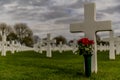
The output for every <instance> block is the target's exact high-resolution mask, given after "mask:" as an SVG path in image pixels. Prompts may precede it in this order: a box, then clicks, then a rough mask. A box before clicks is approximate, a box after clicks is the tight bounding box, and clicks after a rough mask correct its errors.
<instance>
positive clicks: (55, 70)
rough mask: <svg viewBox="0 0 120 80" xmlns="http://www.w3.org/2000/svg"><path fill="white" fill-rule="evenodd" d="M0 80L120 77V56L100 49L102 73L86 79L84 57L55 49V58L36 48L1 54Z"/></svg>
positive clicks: (114, 79) (102, 79)
mask: <svg viewBox="0 0 120 80" xmlns="http://www.w3.org/2000/svg"><path fill="white" fill-rule="evenodd" d="M0 80H120V56H116V60H109V58H108V52H98V73H97V74H94V73H93V74H92V76H91V77H90V78H86V77H85V75H84V70H83V56H79V55H74V54H72V52H70V51H68V52H64V53H59V52H53V57H52V58H46V57H45V53H43V54H40V53H36V52H33V51H26V52H19V53H15V54H10V52H8V53H7V56H6V57H3V56H0Z"/></svg>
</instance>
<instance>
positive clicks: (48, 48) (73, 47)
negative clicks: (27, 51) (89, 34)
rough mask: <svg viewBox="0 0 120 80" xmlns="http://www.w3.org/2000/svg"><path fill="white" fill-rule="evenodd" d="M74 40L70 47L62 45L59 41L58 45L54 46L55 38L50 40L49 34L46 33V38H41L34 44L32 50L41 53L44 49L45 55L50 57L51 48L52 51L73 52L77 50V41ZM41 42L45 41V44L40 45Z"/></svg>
mask: <svg viewBox="0 0 120 80" xmlns="http://www.w3.org/2000/svg"><path fill="white" fill-rule="evenodd" d="M75 42H76V41H74V43H72V44H71V47H70V46H67V45H63V44H62V42H60V43H59V46H58V47H56V46H55V43H56V40H51V39H50V34H47V40H41V41H40V42H38V43H37V44H35V45H34V51H36V52H40V53H42V52H43V51H44V50H45V51H46V56H47V57H52V53H51V51H52V50H53V51H56V50H59V52H60V53H62V51H67V50H73V53H75V51H76V50H77V43H75ZM43 43H46V46H44V47H43V46H42V45H43ZM51 43H52V44H53V46H52V48H51Z"/></svg>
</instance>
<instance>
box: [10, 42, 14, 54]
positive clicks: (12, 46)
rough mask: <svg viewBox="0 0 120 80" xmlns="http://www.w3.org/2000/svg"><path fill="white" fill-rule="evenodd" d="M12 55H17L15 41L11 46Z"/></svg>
mask: <svg viewBox="0 0 120 80" xmlns="http://www.w3.org/2000/svg"><path fill="white" fill-rule="evenodd" d="M11 49H12V50H11V53H12V54H14V53H15V41H12V44H11Z"/></svg>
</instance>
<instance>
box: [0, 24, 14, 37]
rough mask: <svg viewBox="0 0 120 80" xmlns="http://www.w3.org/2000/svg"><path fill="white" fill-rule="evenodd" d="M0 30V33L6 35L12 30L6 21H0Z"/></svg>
mask: <svg viewBox="0 0 120 80" xmlns="http://www.w3.org/2000/svg"><path fill="white" fill-rule="evenodd" d="M0 30H1V32H2V34H6V35H9V34H10V33H11V32H12V31H13V29H12V28H11V26H10V25H7V24H6V23H0Z"/></svg>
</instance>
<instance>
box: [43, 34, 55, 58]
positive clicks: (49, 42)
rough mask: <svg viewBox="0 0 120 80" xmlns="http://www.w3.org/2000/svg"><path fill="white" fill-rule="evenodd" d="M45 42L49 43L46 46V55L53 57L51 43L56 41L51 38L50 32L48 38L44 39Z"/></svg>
mask: <svg viewBox="0 0 120 80" xmlns="http://www.w3.org/2000/svg"><path fill="white" fill-rule="evenodd" d="M43 42H45V43H47V48H46V52H47V53H46V56H47V57H52V53H51V43H53V42H54V40H51V37H50V33H49V34H47V40H46V41H43Z"/></svg>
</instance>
